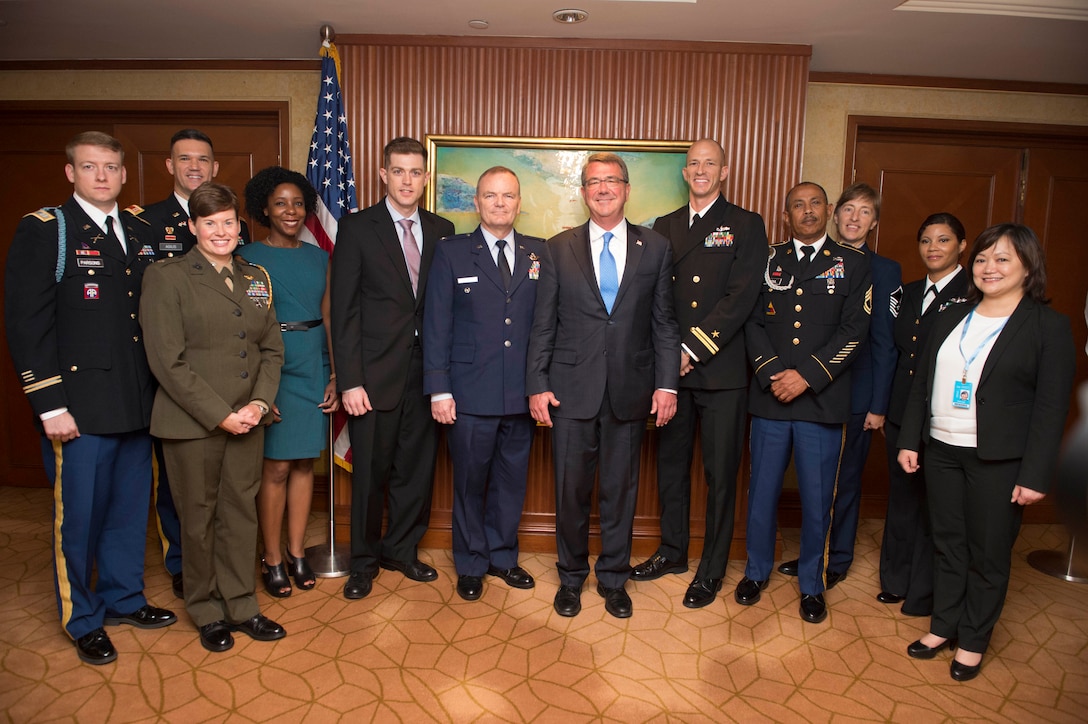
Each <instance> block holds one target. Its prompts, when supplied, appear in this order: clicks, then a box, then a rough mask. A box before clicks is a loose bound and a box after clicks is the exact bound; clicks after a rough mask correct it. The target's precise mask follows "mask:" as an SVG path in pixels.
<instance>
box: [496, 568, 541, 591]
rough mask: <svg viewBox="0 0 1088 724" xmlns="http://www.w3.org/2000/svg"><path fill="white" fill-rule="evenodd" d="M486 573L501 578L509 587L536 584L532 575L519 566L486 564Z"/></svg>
mask: <svg viewBox="0 0 1088 724" xmlns="http://www.w3.org/2000/svg"><path fill="white" fill-rule="evenodd" d="M487 575H489V576H495V577H496V578H501V579H502V580H503V581H504V582H505V583H506V585H508V586H510V587H511V588H532V587H533V586H535V585H536V581H534V580H533V577H532V576H530V575H529V572H528V571H526V570H525V569H524V568H522V567H521V566H514V567H513V568H495V567H494V566H488V568H487Z"/></svg>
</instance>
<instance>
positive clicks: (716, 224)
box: [631, 139, 767, 608]
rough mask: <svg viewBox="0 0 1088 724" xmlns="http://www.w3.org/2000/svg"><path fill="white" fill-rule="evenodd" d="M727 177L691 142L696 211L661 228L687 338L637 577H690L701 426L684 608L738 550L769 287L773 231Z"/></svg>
mask: <svg viewBox="0 0 1088 724" xmlns="http://www.w3.org/2000/svg"><path fill="white" fill-rule="evenodd" d="M728 175H729V167H728V166H726V165H725V152H724V151H723V150H722V147H721V146H720V145H719V144H718V143H717V142H715V141H711V140H709V139H702V140H699V141H696V142H695V143H693V144H691V147H690V148H689V149H688V154H687V163H686V165H685V166H684V181H685V183H687V185H688V203H687V204H684V205H683V206H682V207H680V208H679V209H677V210H676V211H674V212H672V213H671V214H669V215H667V216H662V217H661V218H660V219H658V220H657V222H656V223H655V224H654V231H657V232H658V233H660V234H662V235H664V236H666V237H668V239H669V241H670V242H671V243H672V261H673V267H672V268H673V272H672V280H673V281H672V291H673V302H674V309H675V310H676V318H677V322H678V323H679V325H680V336H681V340H682V346H681V350H682V352H681V356H680V367H681V372H680V374H681V378H680V390H679V395H678V397H677V402H676V417H675V418H673V421H672V422H671V423H670V424H668V425H666V426H665V427H662V428H661V430H660V431H659V432H658V451H657V488H658V491H657V492H658V500H659V501H660V504H661V545H659V546H658V549H657V552H656V553H654V555H652V556H651V557H650V558H649V559H647V560H646V561H644V562H642V563H640V564H638V565H637V566H635V567H634V570H632V571H631V579H632V580H635V581H650V580H653V579H655V578H659V577H660V576H662V575H664V574H666V573H682V572H684V571H686V570H687V569H688V541H689V525H690V517H691V461H692V456H693V448H694V443H695V424H696V421H698V422H699V424H700V426H699V429H700V432H701V437H700V439H701V441H702V452H703V455H702V457H703V460H702V464H703V470H704V472H705V474H706V484H707V499H706V533H705V536H704V538H703V555H702V559H701V560H700V561H699V567H698V570H696V572H695V577H694V579H693V580H692V582H691V585H690V586H688V590H687V592H686V593H685V594H684V599H683V604H684V605H685V606H687V607H688V608H701V607H703V606H706V605H709V604H710V603H711V602H713V601H714V599H715V597H716V596H717V594H718V591H719V590H720V589H721V586H722V579H723V578H724V576H725V567H726V565H727V564H728V563H729V547H730V544H731V543H732V542H733V518H734V516H735V510H736V500H737V471H738V469H739V468H740V460H741V456H742V454H743V451H744V425H745V422H747V420H748V361H747V358H746V356H745V354H744V323H745V322H746V321H747V320H748V317H749V315H750V314H751V312H752V306H753V305H754V304H755V301H756V297H757V296H759V290H760V289H761V287H762V282H763V267H764V265H765V264H766V262H767V231H766V227H765V226H764V224H763V219H762V217H760V215H759V214H756V213H753V212H751V211H747V210H745V209H742V208H740V207H739V206H736V205H735V204H731V203H729V201H728V200H726V198H725V196H723V195H722V193H721V186H722V183H723V182H724V181H725V179H726V177H727V176H728Z"/></svg>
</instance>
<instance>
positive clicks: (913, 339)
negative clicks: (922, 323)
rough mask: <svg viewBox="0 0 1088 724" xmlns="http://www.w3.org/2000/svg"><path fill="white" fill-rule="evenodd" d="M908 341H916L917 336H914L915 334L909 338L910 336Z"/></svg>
mask: <svg viewBox="0 0 1088 724" xmlns="http://www.w3.org/2000/svg"><path fill="white" fill-rule="evenodd" d="M910 341H911V342H917V341H918V337H916V336H915V337H911V338H910Z"/></svg>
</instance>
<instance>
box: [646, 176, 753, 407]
mask: <svg viewBox="0 0 1088 724" xmlns="http://www.w3.org/2000/svg"><path fill="white" fill-rule="evenodd" d="M654 231H656V232H658V233H660V234H662V235H664V236H666V237H668V239H669V240H670V242H671V243H672V274H673V283H672V291H673V308H674V309H675V310H676V321H677V323H678V325H679V327H680V330H681V331H680V341H681V342H683V343H684V344H685V345H687V347H688V349H689V350H691V352H692V353H693V354H694V355H695V356H696V357H698V359H699V361H698V362H695V363H694V369H693V370H692V371H691V372H690V373H688V374H687V375H684V376H683V377H681V378H680V386H681V387H690V388H694V389H701V390H735V389H740V388H743V387H745V386H747V384H748V361H747V358H746V357H745V354H744V323H745V322H746V321H747V320H748V315H749V314H751V312H752V307H753V306H755V303H756V297H758V296H759V290H760V286H761V284H762V278H763V266H764V264H765V263H766V261H767V229H766V227H765V226H764V224H763V217H761V216H760V215H759V214H756V213H753V212H751V211H746V210H745V209H742V208H740V207H739V206H735V205H733V204H731V203H729V202H728V201H726V199H725V197H724V196H719V197H718V200H717V201H715V202H714V203H713V204H711V206H710V208H708V209H704V210H703V214H702V218H700V219H699V221H698V222H696V223H695V225H694V226H692V227H691V228H688V205H687V204H685V205H683V206H681V207H680V208H679V209H677V210H676V211H674V212H672V213H671V214H669V215H667V216H662V217H661V218H659V219H658V220H657V221H656V222H654Z"/></svg>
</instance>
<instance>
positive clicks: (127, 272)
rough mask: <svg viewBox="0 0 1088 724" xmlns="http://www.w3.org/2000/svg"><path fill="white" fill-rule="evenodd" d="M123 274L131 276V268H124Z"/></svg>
mask: <svg viewBox="0 0 1088 724" xmlns="http://www.w3.org/2000/svg"><path fill="white" fill-rule="evenodd" d="M125 276H126V277H130V276H132V270H131V269H125Z"/></svg>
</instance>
